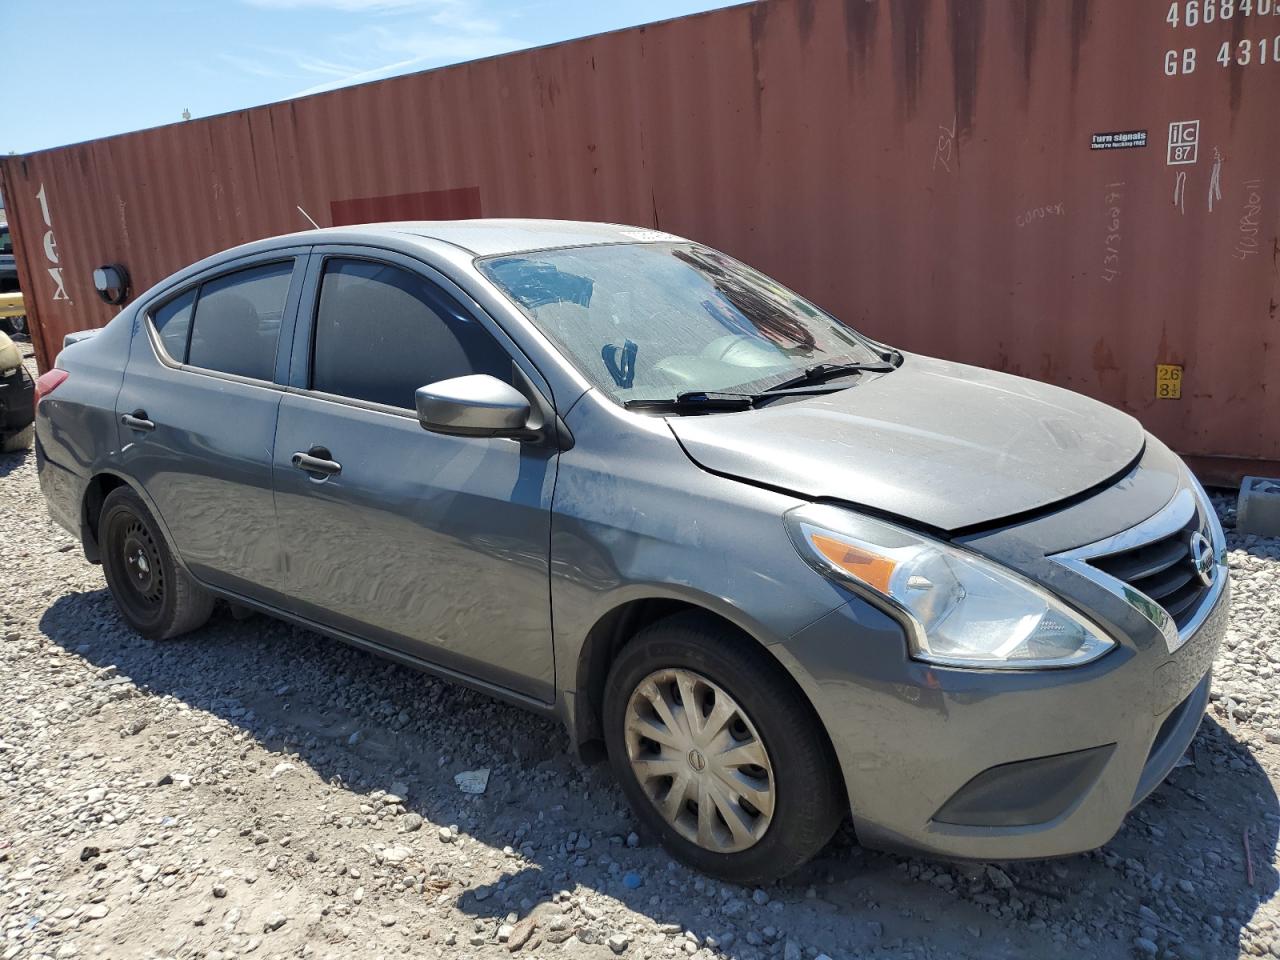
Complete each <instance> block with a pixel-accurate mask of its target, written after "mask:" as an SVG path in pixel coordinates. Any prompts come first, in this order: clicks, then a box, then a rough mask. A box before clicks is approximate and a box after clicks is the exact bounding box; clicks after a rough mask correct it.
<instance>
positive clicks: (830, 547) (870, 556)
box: [809, 533, 897, 595]
mask: <svg viewBox="0 0 1280 960" xmlns="http://www.w3.org/2000/svg"><path fill="white" fill-rule="evenodd" d="M809 541H810V542H811V543H812V544H813V546H814V549H815V550H817V551H818V552H819V553H820V554H822V555H823V556H824V557H826V558H827V559H828V560H830V561H831V562H832V563H834V564H835V565H836V566H837V567H839V568H840V569H841V570H843V571H845V572H846V573H848V574H849V576H851V577H853V578H854V579H856V580H860V581H861V582H862V583H865V584H866V585H867V586H869V587H873V588H874V589H876V590H879V591H880V592H881V593H883V594H886V595H887V594H889V592H890V590H889V578H890V577H892V576H893V571H894V568H895V567H897V564H896V563H894V562H893V561H892V560H887V559H885V558H884V557H881V556H877V555H876V554H874V553H870V552H868V551H866V550H861V549H859V548H858V547H855V546H851V545H850V544H848V543H845V542H844V541H843V540H837V539H836V538H835V537H825V536H823V535H822V534H820V533H811V534H809Z"/></svg>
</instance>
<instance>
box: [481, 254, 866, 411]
mask: <svg viewBox="0 0 1280 960" xmlns="http://www.w3.org/2000/svg"><path fill="white" fill-rule="evenodd" d="M479 267H480V269H481V270H482V271H483V272H484V274H485V275H486V276H487V277H488V278H489V279H490V280H492V281H493V282H494V283H495V284H497V286H498V287H499V288H501V290H502V291H503V292H504V293H505V294H506V295H507V296H508V297H510V298H511V299H512V300H513V301H514V302H515V303H516V305H517V306H519V307H520V309H521V310H522V311H523V312H524V313H525V314H526V315H527V316H528V317H529V318H530V319H531V320H532V321H533V322H534V323H535V324H537V325H538V327H539V328H540V329H541V330H542V331H543V332H544V333H545V334H546V335H547V336H548V337H550V338H551V339H552V340H553V341H555V343H556V344H557V345H559V347H560V348H561V349H562V350H563V351H564V352H565V354H566V355H567V356H568V358H569V359H570V360H572V361H573V362H574V363H575V365H576V366H577V367H578V369H579V370H581V371H582V373H583V375H584V376H586V377H587V379H589V380H590V381H591V382H592V383H594V384H595V385H596V386H597V387H599V388H600V389H601V390H604V391H605V392H606V393H607V394H609V396H611V397H613V398H614V399H615V400H618V401H626V400H635V399H667V398H671V397H674V396H675V395H676V394H678V393H682V392H687V391H709V392H710V391H723V392H738V391H746V390H757V389H763V388H766V387H768V386H770V385H771V384H774V383H778V382H781V381H782V380H785V379H788V378H790V377H793V376H796V375H798V374H800V373H801V372H803V371H804V369H805V368H806V367H811V366H814V365H816V364H820V363H843V362H854V363H867V362H875V361H877V360H879V359H880V357H879V356H878V355H877V353H876V352H875V351H874V350H873V349H872V348H871V347H870V346H869V345H868V344H867V342H866V341H865V340H864V339H863V338H862V337H860V336H859V335H858V334H857V333H855V332H854V331H853V330H851V329H850V328H849V327H846V326H844V325H843V324H841V323H840V322H839V321H837V320H835V319H834V318H833V317H831V316H829V315H828V314H826V313H824V312H823V311H822V310H819V309H818V308H817V307H815V306H814V305H813V304H811V303H809V302H808V301H807V300H804V299H802V298H801V297H799V296H797V295H796V294H795V293H792V292H791V291H790V290H788V289H787V288H786V287H784V286H782V285H781V284H780V283H778V282H776V281H774V280H771V279H770V278H768V277H766V276H765V275H764V274H762V273H759V272H758V271H755V270H752V269H751V268H750V267H748V266H746V265H744V264H742V263H739V262H738V261H737V260H734V259H733V258H732V257H729V256H727V255H726V254H723V253H719V252H717V251H715V250H711V249H709V248H707V247H703V246H700V245H698V244H692V243H636V244H611V245H607V246H594V247H577V248H572V249H563V250H545V251H540V252H537V253H527V254H519V255H517V256H503V257H496V258H492V259H488V260H482V261H480V263H479Z"/></svg>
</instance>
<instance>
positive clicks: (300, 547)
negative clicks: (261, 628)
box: [275, 247, 557, 701]
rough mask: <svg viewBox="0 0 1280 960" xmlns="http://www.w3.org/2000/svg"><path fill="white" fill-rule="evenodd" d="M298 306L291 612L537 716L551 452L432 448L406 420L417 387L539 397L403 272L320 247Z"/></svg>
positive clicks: (381, 260)
mask: <svg viewBox="0 0 1280 960" xmlns="http://www.w3.org/2000/svg"><path fill="white" fill-rule="evenodd" d="M303 304H304V306H303V307H302V309H301V310H300V318H299V326H298V332H297V338H296V341H295V346H294V349H293V356H294V363H293V368H292V374H291V380H292V388H291V390H290V393H289V394H288V395H287V396H286V397H285V398H284V400H283V402H282V404H281V407H280V418H279V427H278V431H277V438H276V446H275V449H276V455H275V489H276V511H277V517H278V519H279V525H280V531H281V537H282V540H283V549H284V552H285V557H286V559H287V563H288V569H289V592H290V594H291V595H292V596H293V598H294V603H295V606H294V609H295V611H296V612H298V613H300V614H302V615H303V616H307V617H309V618H312V619H316V620H320V621H322V622H325V623H328V624H330V625H332V626H335V627H337V628H339V629H341V630H344V631H346V632H348V633H351V634H354V635H356V636H360V637H365V638H368V639H371V640H374V641H376V642H378V643H381V644H383V645H386V646H390V647H394V648H395V649H398V650H401V651H404V652H405V653H408V654H411V655H413V656H415V657H418V658H421V659H423V660H427V661H429V662H431V663H433V664H435V665H437V666H438V667H442V668H444V669H446V670H451V671H455V672H457V673H460V674H465V675H467V676H470V677H474V678H478V679H481V680H484V681H487V682H490V683H492V684H495V685H497V686H501V687H503V688H506V689H509V690H514V691H516V692H519V693H522V694H524V695H527V696H531V697H534V698H537V699H540V700H544V701H550V700H551V699H552V696H553V690H554V686H553V684H554V670H553V664H552V646H551V610H550V602H549V573H548V556H549V546H550V537H551V494H552V487H553V485H554V482H555V469H556V453H557V451H556V449H555V448H554V447H552V446H550V445H547V446H541V445H536V444H522V443H519V442H517V441H514V440H509V439H485V438H468V437H451V436H442V435H440V434H434V433H428V432H426V431H425V430H423V429H422V427H421V426H420V425H419V423H418V420H417V416H416V414H415V412H414V410H413V406H414V398H413V395H414V391H415V390H417V388H418V387H421V386H425V385H426V384H428V383H432V382H435V381H438V380H444V379H448V378H450V377H459V376H464V375H467V374H473V373H487V374H492V375H494V376H497V377H499V378H500V379H503V380H505V381H506V382H509V383H513V382H517V381H519V380H520V376H519V375H518V374H517V373H516V370H517V369H519V370H520V371H522V372H523V375H524V376H526V377H528V378H529V379H530V380H531V381H533V382H534V383H536V384H537V385H538V389H540V390H541V391H542V392H543V394H544V396H547V397H549V396H550V390H549V388H548V387H547V386H546V384H545V381H543V380H542V378H541V376H540V375H539V374H538V372H537V370H536V369H535V368H534V367H533V366H532V365H531V364H530V363H529V362H528V360H527V359H526V358H525V357H524V356H523V355H522V354H520V353H519V351H518V350H517V349H516V348H515V345H514V344H513V343H511V341H510V340H509V339H507V338H506V336H505V334H504V333H503V332H502V331H501V330H499V329H498V328H497V326H496V325H495V324H493V323H492V321H491V320H490V319H489V318H488V317H487V316H486V315H484V314H483V313H482V312H481V311H480V310H479V308H478V307H477V306H476V305H475V304H473V303H470V302H469V301H468V300H467V298H466V296H465V294H463V293H462V291H461V290H459V289H458V288H457V287H455V286H453V285H452V284H451V283H449V281H448V280H447V279H445V278H444V277H442V276H440V275H438V274H435V273H433V272H431V271H430V270H429V269H428V268H427V267H426V266H425V265H423V264H421V263H419V262H417V261H415V260H412V259H410V258H408V257H403V256H400V255H397V254H393V253H390V252H381V251H373V250H371V249H370V248H364V247H355V248H343V247H317V248H315V252H314V254H313V256H312V258H311V266H310V268H309V270H308V278H307V283H306V292H305V293H304V299H303ZM526 388H527V385H526ZM297 455H303V456H307V457H313V458H317V459H319V460H323V461H328V462H329V463H330V464H331V466H330V467H329V472H327V473H317V472H315V471H314V470H308V469H306V465H307V464H310V465H312V466H314V461H304V463H303V465H302V466H297V465H295V462H294V459H295V457H296V456H297Z"/></svg>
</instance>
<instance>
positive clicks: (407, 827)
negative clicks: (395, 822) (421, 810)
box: [400, 813, 423, 833]
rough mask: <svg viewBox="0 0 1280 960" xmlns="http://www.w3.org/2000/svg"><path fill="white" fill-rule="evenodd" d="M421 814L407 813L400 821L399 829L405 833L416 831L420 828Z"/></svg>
mask: <svg viewBox="0 0 1280 960" xmlns="http://www.w3.org/2000/svg"><path fill="white" fill-rule="evenodd" d="M422 823H423V820H422V816H421V815H420V814H417V813H407V814H405V815H404V818H403V819H402V820H401V821H400V829H401V830H402V831H403V832H405V833H416V832H417V831H419V830H421V829H422Z"/></svg>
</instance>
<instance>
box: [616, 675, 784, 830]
mask: <svg viewBox="0 0 1280 960" xmlns="http://www.w3.org/2000/svg"><path fill="white" fill-rule="evenodd" d="M625 724H626V730H625V734H626V744H627V757H628V759H629V760H630V762H631V769H632V771H633V772H634V773H635V776H636V780H637V781H639V783H640V786H641V787H642V788H643V789H644V792H645V794H646V795H647V796H648V798H649V800H650V801H651V802H652V803H653V805H654V807H656V808H657V810H658V812H659V813H660V814H662V816H663V818H664V819H665V820H666V821H667V823H668V824H670V825H671V827H672V828H673V829H674V830H675V831H676V832H677V833H679V834H680V835H681V836H682V837H684V838H685V839H686V840H688V841H690V842H691V843H695V844H697V845H698V846H699V847H702V848H703V849H704V850H711V851H714V852H716V853H737V852H739V851H742V850H746V849H747V848H749V847H752V846H754V845H755V844H757V843H758V842H759V841H760V839H761V838H762V837H763V836H764V833H765V831H766V830H767V829H768V828H769V823H770V821H771V820H772V819H773V810H774V781H773V765H772V763H771V762H770V760H769V754H768V751H767V750H766V749H765V746H764V741H762V740H761V739H760V736H759V734H758V733H757V732H756V729H755V726H754V725H753V724H752V722H751V718H750V717H748V716H747V714H746V711H744V710H743V709H742V707H740V706H739V705H738V704H737V702H736V701H735V700H734V699H733V698H732V697H730V696H729V694H727V693H726V692H725V691H724V690H723V689H722V688H721V687H719V686H717V685H716V684H715V683H713V682H712V681H710V680H708V679H707V678H706V677H704V676H702V675H701V674H698V673H694V672H693V671H692V670H681V669H668V670H658V671H655V672H654V673H651V674H649V676H647V677H645V678H644V680H642V681H641V682H640V684H639V686H637V687H636V689H635V691H634V692H633V693H632V694H631V699H630V700H629V701H628V702H627V711H626V718H625Z"/></svg>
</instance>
